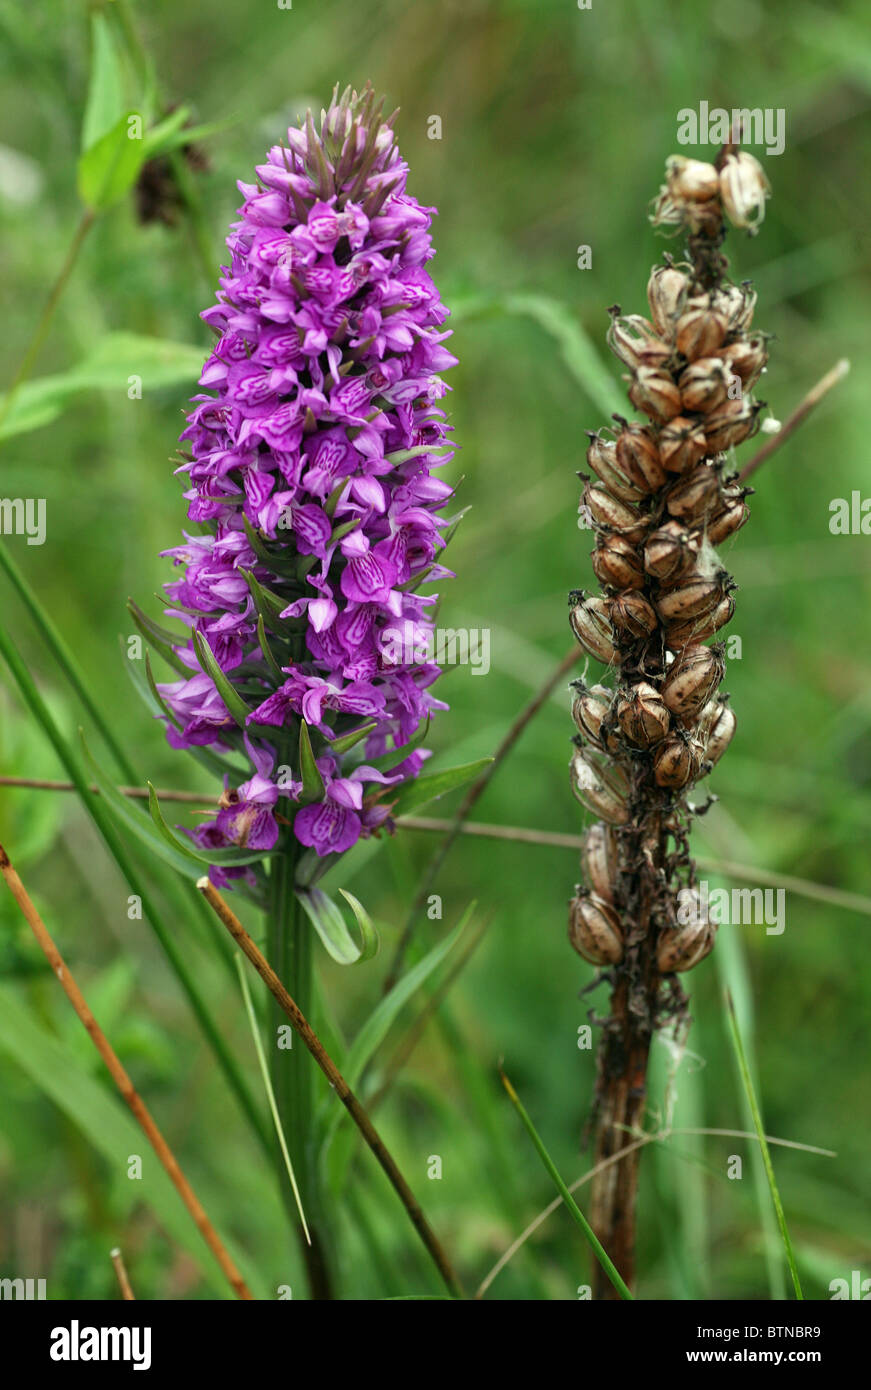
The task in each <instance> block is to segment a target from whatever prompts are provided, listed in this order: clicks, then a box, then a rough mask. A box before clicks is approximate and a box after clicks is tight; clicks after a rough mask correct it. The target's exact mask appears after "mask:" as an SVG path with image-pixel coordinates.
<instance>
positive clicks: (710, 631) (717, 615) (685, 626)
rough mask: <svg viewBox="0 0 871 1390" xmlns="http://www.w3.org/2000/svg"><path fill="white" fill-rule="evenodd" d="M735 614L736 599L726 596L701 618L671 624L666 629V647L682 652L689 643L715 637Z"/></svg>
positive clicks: (730, 595) (729, 595)
mask: <svg viewBox="0 0 871 1390" xmlns="http://www.w3.org/2000/svg"><path fill="white" fill-rule="evenodd" d="M734 612H735V599H734V597H733V596H732V594H726V595H725V596H724V597H723V598H722V599H721V600H720V602H719V603H718V604H717V606H716V608H712V609H711V611H710V613H706V614H705V615H704V616H703V617H700V618H688V619H686V621H684V622H679V623H669V625H668V626H667V627H666V629H665V641H666V646H668V647H670V648H671V650H672V651H673V652H679V651H681V650H682V649H683V648H684V647H685V646H687V644H688V643H689V642H704V641H705V640H706V639H707V638H708V637H713V635H714V633H715V632H719V631H720V628H721V627H725V626H726V624H727V623H728V622H729V620H730V618H731V617H732V615H733V613H734Z"/></svg>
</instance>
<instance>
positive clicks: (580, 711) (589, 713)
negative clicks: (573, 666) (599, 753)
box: [572, 681, 611, 748]
mask: <svg viewBox="0 0 871 1390" xmlns="http://www.w3.org/2000/svg"><path fill="white" fill-rule="evenodd" d="M572 688H573V689H574V692H575V697H574V699H573V700H572V718H573V719H574V721H575V725H576V727H577V730H578V733H579V734H580V735H581V736H582V738H585V739H586V740H587V741H588V742H589V743H592V744H593V746H594V747H596V748H604V746H605V745H604V743H603V742H602V739H601V737H600V730H601V728H602V720H603V719H604V718H605V715H606V714H607V713H608V709H609V708H610V705H611V691H610V690H608V689H607V687H606V686H604V685H590V686H587V685H585V684H584V682H583V681H572Z"/></svg>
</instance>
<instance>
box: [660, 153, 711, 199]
mask: <svg viewBox="0 0 871 1390" xmlns="http://www.w3.org/2000/svg"><path fill="white" fill-rule="evenodd" d="M665 172H666V182H667V185H668V191H669V193H670V194H671V196H672V198H673V199H674V200H675V202H678V201H684V202H689V203H707V202H708V201H709V200H710V199H711V198H716V197H717V195H718V193H719V192H720V176H719V174H718V173H717V170H716V169H715V168H714V166H713V164H706V163H704V162H703V161H702V160H701V159H687V158H685V156H684V155H680V154H672V155H669V157H668V159H667V160H666V161H665Z"/></svg>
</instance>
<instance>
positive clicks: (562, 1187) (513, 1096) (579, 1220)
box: [500, 1070, 634, 1301]
mask: <svg viewBox="0 0 871 1390" xmlns="http://www.w3.org/2000/svg"><path fill="white" fill-rule="evenodd" d="M500 1075H501V1077H502V1085H503V1086H504V1087H505V1090H506V1091H507V1092H508V1098H509V1100H510V1101H511V1104H512V1105H513V1106H514V1108H515V1110H516V1111H517V1113H518V1115H519V1116H520V1118H521V1120H522V1122H523V1127H524V1129H525V1130H526V1132H527V1134H528V1135H529V1137H530V1139H531V1140H532V1142H533V1144H534V1145H535V1149H536V1152H537V1153H538V1156H539V1158H540V1159H541V1161H542V1163H543V1164H544V1166H545V1168H546V1169H547V1172H548V1173H549V1174H550V1177H551V1179H552V1180H553V1183H554V1185H555V1186H556V1189H557V1191H558V1192H559V1195H560V1196H561V1197H562V1199H563V1201H564V1202H565V1204H566V1206H567V1207H568V1209H569V1213H570V1215H571V1216H572V1219H573V1220H574V1221H575V1223H576V1225H578V1226H580V1228H581V1230H582V1231H583V1233H584V1235H585V1236H586V1238H587V1240H588V1242H589V1244H590V1247H591V1249H592V1251H593V1254H594V1255H595V1256H596V1259H597V1260H598V1261H599V1264H600V1265H601V1266H602V1268H603V1269H604V1271H605V1273H606V1274H607V1276H608V1278H609V1279H610V1280H611V1283H612V1284H613V1285H614V1288H615V1289H616V1290H617V1292H618V1294H619V1295H620V1297H621V1298H623V1299H629V1300H631V1301H634V1299H633V1294H632V1292H631V1290H630V1288H629V1286H628V1284H626V1283H625V1282H624V1280H623V1279H622V1278H621V1276H620V1272H619V1270H618V1269H617V1266H616V1265H615V1264H614V1261H613V1260H612V1259H611V1257H610V1255H609V1254H608V1252H607V1251H606V1249H605V1247H604V1246H603V1245H602V1242H601V1241H600V1240H599V1238H598V1236H597V1235H596V1233H595V1231H594V1230H593V1228H592V1226H591V1225H590V1223H589V1221H588V1220H587V1218H586V1217H585V1216H584V1213H583V1212H582V1211H581V1209H580V1207H579V1206H578V1204H577V1202H576V1201H575V1199H574V1197H573V1196H572V1194H571V1192H569V1189H568V1187H567V1186H566V1184H565V1182H564V1181H563V1179H562V1177H561V1176H560V1172H559V1169H558V1168H557V1166H556V1164H555V1163H554V1161H553V1159H552V1158H551V1156H550V1154H549V1153H548V1151H547V1149H546V1148H545V1147H544V1144H543V1143H542V1141H541V1139H540V1138H539V1135H538V1132H537V1130H536V1128H535V1126H534V1124H533V1123H532V1120H531V1119H530V1118H529V1116H528V1114H527V1113H526V1110H525V1109H524V1107H523V1104H522V1102H521V1100H520V1097H519V1096H518V1094H517V1092H516V1091H515V1089H514V1087H513V1086H512V1085H511V1082H510V1081H509V1080H508V1077H507V1076H506V1075H505V1073H504V1071H501V1070H500Z"/></svg>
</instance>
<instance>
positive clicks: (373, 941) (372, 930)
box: [339, 888, 381, 961]
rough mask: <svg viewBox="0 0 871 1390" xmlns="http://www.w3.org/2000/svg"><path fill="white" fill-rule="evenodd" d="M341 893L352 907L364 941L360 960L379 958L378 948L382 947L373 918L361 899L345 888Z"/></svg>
mask: <svg viewBox="0 0 871 1390" xmlns="http://www.w3.org/2000/svg"><path fill="white" fill-rule="evenodd" d="M339 892H340V893H341V895H342V897H343V898H344V899H345V901H346V902H347V903H348V905H349V906H350V908H351V911H352V912H353V914H354V916H355V917H356V919H357V926H358V927H359V928H360V936H361V938H362V941H363V949H362V951H361V952H360V960H361V961H364V960H371V959H372V957H373V956H377V954H378V948H379V946H380V945H381V942H380V941H379V939H378V931H377V929H376V927H375V923H374V922H373V921H372V918H371V917H370V916H369V913H368V912H367V911H366V909H365V907H364V906H363V904H362V903H361V902H360V899H359V898H355V897H354V894H353V893H349V892H348V891H347V890H346V889H345V888H340V889H339Z"/></svg>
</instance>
